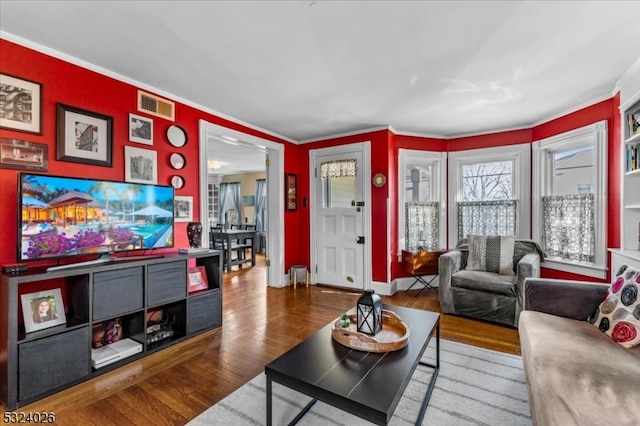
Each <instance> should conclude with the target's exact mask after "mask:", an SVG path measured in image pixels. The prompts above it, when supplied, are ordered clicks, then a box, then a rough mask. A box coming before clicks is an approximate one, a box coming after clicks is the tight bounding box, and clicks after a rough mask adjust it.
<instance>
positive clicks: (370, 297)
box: [356, 290, 382, 334]
mask: <svg viewBox="0 0 640 426" xmlns="http://www.w3.org/2000/svg"><path fill="white" fill-rule="evenodd" d="M356 316H357V326H358V332H360V333H366V334H376V333H377V332H379V331H380V330H382V299H381V298H380V296H378V295H377V294H375V293H374V292H373V290H365V291H364V294H363V295H362V296H360V298H359V299H358V304H357V306H356Z"/></svg>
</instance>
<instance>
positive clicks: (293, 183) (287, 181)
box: [284, 173, 298, 211]
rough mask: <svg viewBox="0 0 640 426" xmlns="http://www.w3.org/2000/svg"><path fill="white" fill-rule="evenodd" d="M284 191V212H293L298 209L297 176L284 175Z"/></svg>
mask: <svg viewBox="0 0 640 426" xmlns="http://www.w3.org/2000/svg"><path fill="white" fill-rule="evenodd" d="M284 190H285V194H284V195H285V205H284V207H285V210H289V211H293V210H297V209H298V176H296V175H294V174H292V173H285V175H284Z"/></svg>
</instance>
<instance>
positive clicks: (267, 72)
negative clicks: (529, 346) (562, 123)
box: [0, 0, 640, 160]
mask: <svg viewBox="0 0 640 426" xmlns="http://www.w3.org/2000/svg"><path fill="white" fill-rule="evenodd" d="M0 12H1V13H0V15H1V17H0V31H1V33H0V35H2V36H3V37H5V38H8V39H10V40H14V41H20V40H21V39H25V40H26V41H28V42H30V43H36V44H39V45H41V46H44V47H46V48H49V49H52V50H53V51H55V52H58V53H60V54H63V55H68V56H69V57H71V58H75V59H78V60H81V61H84V62H86V63H88V64H92V65H95V66H97V67H101V68H102V69H105V70H108V71H109V72H111V73H115V74H117V75H121V76H123V77H125V78H126V79H128V80H131V81H134V82H138V83H139V85H140V86H141V87H148V88H154V89H155V90H156V92H158V93H160V94H163V95H166V96H171V97H172V98H174V99H176V100H179V101H183V102H187V103H189V104H191V105H194V106H197V107H200V108H202V109H204V110H206V111H210V112H214V113H217V114H218V115H222V116H223V117H231V118H233V119H235V120H236V121H240V122H243V123H245V124H248V125H250V126H252V127H256V128H259V129H262V130H266V131H267V132H268V133H271V134H275V135H279V136H281V137H283V138H285V139H287V140H290V141H292V142H306V141H311V140H317V139H320V138H323V137H326V136H330V135H336V134H341V133H346V132H356V131H360V130H363V129H370V128H375V127H379V126H384V127H386V126H391V127H393V129H395V130H396V131H399V132H404V133H409V134H413V133H415V134H420V135H430V136H440V137H455V136H461V135H468V134H478V133H486V132H491V131H500V130H506V129H514V128H522V127H530V126H531V125H533V124H536V123H538V122H541V121H545V120H548V119H550V118H553V117H555V116H557V115H559V114H562V113H565V112H568V111H572V110H575V109H577V108H579V107H582V106H586V105H589V104H591V103H593V102H596V101H599V100H601V99H605V98H608V97H610V96H611V94H612V92H613V90H614V87H615V83H616V81H617V80H618V79H619V78H620V77H621V76H622V74H623V73H624V72H625V71H626V70H627V69H629V68H630V67H631V66H632V65H633V64H634V63H635V62H636V61H637V60H638V59H639V58H640V23H639V21H638V17H639V16H640V2H638V1H329V0H315V1H314V0H304V1H303V0H300V1H151V0H146V1H90V2H89V1H85V2H80V1H75V0H73V1H48V2H43V1H13V0H2V1H0ZM226 152H230V151H226ZM263 158H264V157H261V159H262V160H263Z"/></svg>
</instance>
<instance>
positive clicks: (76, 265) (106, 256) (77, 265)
mask: <svg viewBox="0 0 640 426" xmlns="http://www.w3.org/2000/svg"><path fill="white" fill-rule="evenodd" d="M116 260H118V259H117V258H116V257H115V256H111V255H110V254H103V255H102V256H100V257H99V258H97V259H95V260H87V261H85V262H77V263H68V264H66V265H56V266H50V267H48V268H47V272H53V271H60V270H63V269H72V268H83V267H86V266H93V265H99V264H101V263H109V262H114V261H116Z"/></svg>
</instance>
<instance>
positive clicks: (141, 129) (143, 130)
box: [129, 113, 153, 145]
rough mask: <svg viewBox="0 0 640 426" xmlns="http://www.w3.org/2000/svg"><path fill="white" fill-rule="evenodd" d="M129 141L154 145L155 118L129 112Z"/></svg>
mask: <svg viewBox="0 0 640 426" xmlns="http://www.w3.org/2000/svg"><path fill="white" fill-rule="evenodd" d="M129 141H131V142H137V143H143V144H145V145H153V119H151V118H147V117H143V116H141V115H137V114H131V113H129Z"/></svg>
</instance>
